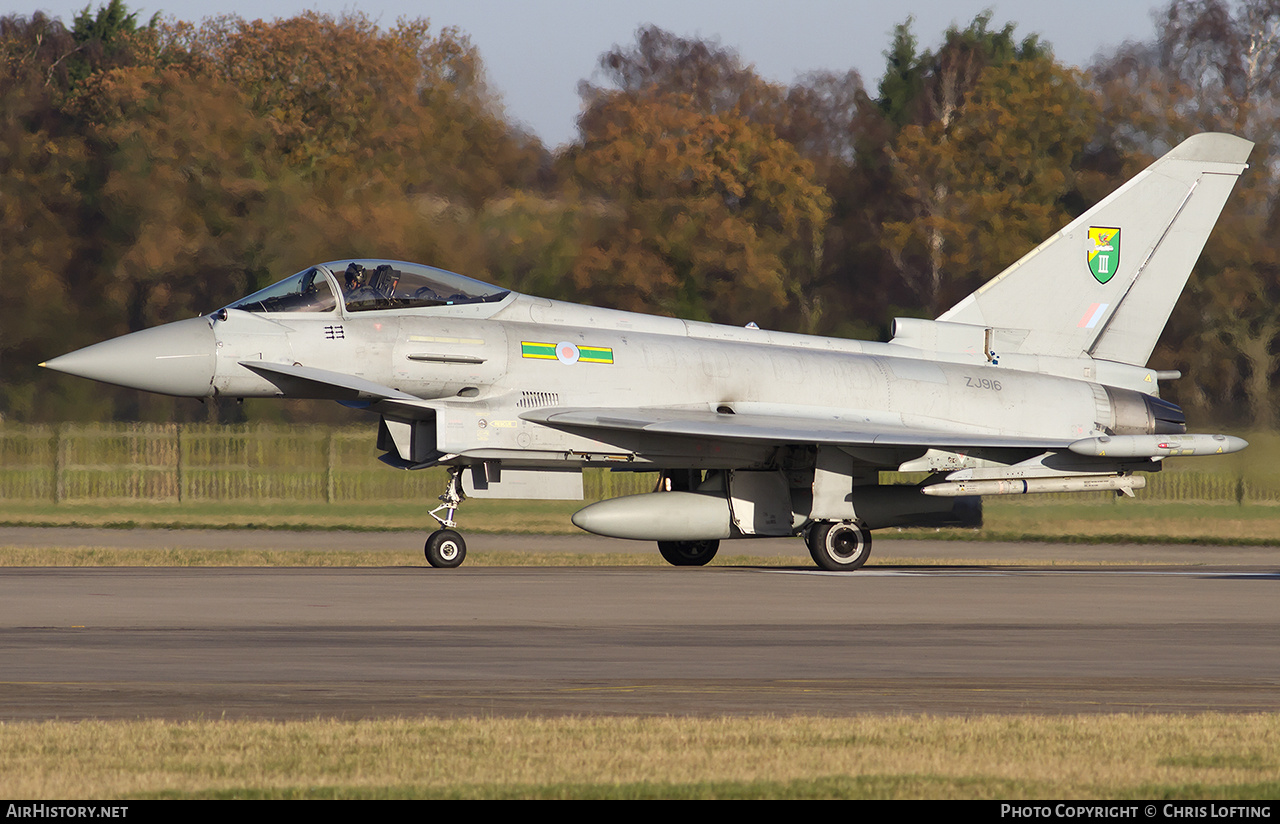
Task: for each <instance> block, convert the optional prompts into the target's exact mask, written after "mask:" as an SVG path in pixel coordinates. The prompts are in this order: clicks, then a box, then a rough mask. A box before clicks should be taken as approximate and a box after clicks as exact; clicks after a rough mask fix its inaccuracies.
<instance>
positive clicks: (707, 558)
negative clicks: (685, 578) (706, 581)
mask: <svg viewBox="0 0 1280 824" xmlns="http://www.w3.org/2000/svg"><path fill="white" fill-rule="evenodd" d="M719 549H720V542H719V541H658V551H659V552H661V553H662V557H663V558H665V559H666V561H667V563H668V564H671V565H672V566H705V565H706V564H708V563H710V562H711V559H712V558H714V557H716V551H717V550H719Z"/></svg>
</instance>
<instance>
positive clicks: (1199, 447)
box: [1067, 435, 1249, 458]
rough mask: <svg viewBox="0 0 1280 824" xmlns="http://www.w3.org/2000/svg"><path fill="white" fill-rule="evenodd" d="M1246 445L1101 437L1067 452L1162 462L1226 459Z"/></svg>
mask: <svg viewBox="0 0 1280 824" xmlns="http://www.w3.org/2000/svg"><path fill="white" fill-rule="evenodd" d="M1248 445H1249V442H1248V441H1246V440H1245V439H1244V438H1237V437H1235V436H1234V435H1101V436H1099V437H1097V438H1083V439H1081V440H1078V441H1076V442H1074V443H1072V444H1071V445H1070V446H1068V447H1067V448H1068V449H1070V450H1071V451H1072V452H1074V453H1076V454H1077V455H1087V456H1088V457H1090V458H1165V457H1173V456H1190V455H1228V454H1230V453H1232V452H1239V451H1240V450H1242V449H1244V448H1245V447H1247V446H1248Z"/></svg>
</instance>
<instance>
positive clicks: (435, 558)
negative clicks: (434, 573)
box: [423, 466, 467, 569]
mask: <svg viewBox="0 0 1280 824" xmlns="http://www.w3.org/2000/svg"><path fill="white" fill-rule="evenodd" d="M464 500H466V495H464V494H462V467H460V466H451V467H449V482H448V483H447V484H446V485H445V489H444V494H443V495H441V496H440V506H438V507H436V508H435V509H433V510H431V517H432V518H435V519H436V521H438V522H439V523H440V527H441V528H440V529H437V530H436V531H435V532H432V533H431V535H430V536H429V537H428V538H427V543H426V545H425V546H424V547H423V554H424V555H426V557H427V563H428V564H431V566H433V567H436V568H438V569H453V568H454V567H458V566H462V562H463V561H464V560H466V557H467V542H466V541H464V540H462V535H461V534H460V533H459V532H457V531H456V530H455V529H454V527H456V526H457V525H458V524H457V522H456V521H454V519H453V516H454V513H455V512H457V511H458V505H459V504H461V503H462V502H463V501H464ZM442 509H443V510H445V515H444V517H443V518H441V517H440V516H439V515H438V514H436V513H438V512H439V511H440V510H442Z"/></svg>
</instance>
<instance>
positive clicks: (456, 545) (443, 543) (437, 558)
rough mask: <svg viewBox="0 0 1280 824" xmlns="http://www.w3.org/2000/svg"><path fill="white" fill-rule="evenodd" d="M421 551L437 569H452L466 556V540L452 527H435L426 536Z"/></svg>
mask: <svg viewBox="0 0 1280 824" xmlns="http://www.w3.org/2000/svg"><path fill="white" fill-rule="evenodd" d="M423 553H424V554H425V555H426V556H427V563H429V564H431V565H432V566H433V567H436V568H437V569H453V568H454V567H457V566H461V565H462V562H463V561H464V560H466V558H467V542H466V541H464V540H462V536H461V535H460V534H458V533H457V532H455V531H454V530H452V529H437V530H436V531H435V532H432V533H431V536H430V537H429V538H427V543H426V546H424V547H423Z"/></svg>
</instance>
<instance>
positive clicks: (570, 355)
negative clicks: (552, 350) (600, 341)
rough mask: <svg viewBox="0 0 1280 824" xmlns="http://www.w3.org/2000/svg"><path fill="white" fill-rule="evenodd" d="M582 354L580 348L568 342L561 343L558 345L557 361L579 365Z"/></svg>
mask: <svg viewBox="0 0 1280 824" xmlns="http://www.w3.org/2000/svg"><path fill="white" fill-rule="evenodd" d="M579 357H581V353H580V352H578V347H576V346H574V345H573V344H572V343H569V342H568V341H560V342H559V343H557V344H556V360H558V361H560V362H561V363H577V362H578V358H579Z"/></svg>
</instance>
